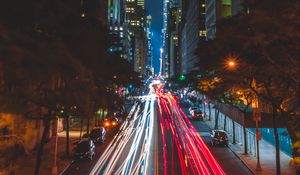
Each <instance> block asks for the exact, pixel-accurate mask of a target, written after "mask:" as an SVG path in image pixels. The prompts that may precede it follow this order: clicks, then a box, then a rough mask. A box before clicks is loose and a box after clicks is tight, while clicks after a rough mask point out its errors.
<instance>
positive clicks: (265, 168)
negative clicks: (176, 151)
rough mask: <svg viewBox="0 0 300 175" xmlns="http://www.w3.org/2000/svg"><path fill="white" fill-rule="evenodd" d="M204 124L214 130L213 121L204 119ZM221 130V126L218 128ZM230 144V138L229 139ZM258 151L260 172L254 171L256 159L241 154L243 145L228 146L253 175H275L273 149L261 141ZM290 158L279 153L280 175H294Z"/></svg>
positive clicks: (249, 155) (213, 110) (212, 113)
mask: <svg viewBox="0 0 300 175" xmlns="http://www.w3.org/2000/svg"><path fill="white" fill-rule="evenodd" d="M205 112H206V114H208V109H207V107H206V111H205ZM211 115H212V116H213V118H214V115H215V109H212V111H211ZM205 123H206V124H208V125H209V126H210V127H211V128H214V126H215V121H214V120H211V121H208V118H205ZM220 128H222V126H220ZM229 139H231V143H232V137H229ZM259 145H260V146H259V150H260V163H261V168H262V171H260V172H257V171H256V162H257V158H256V157H255V156H253V155H251V154H248V155H245V154H243V149H244V148H243V145H241V144H229V148H230V149H231V150H232V151H233V152H234V153H235V154H236V155H237V156H238V157H239V158H240V159H241V160H242V161H243V162H244V163H245V164H246V165H247V166H248V167H249V168H250V169H251V171H252V172H253V173H254V174H257V175H275V174H276V163H275V158H276V157H275V156H276V154H275V147H274V146H273V145H271V144H270V143H268V142H267V141H265V140H263V139H262V140H261V141H260V144H259ZM290 160H291V157H290V156H288V155H287V154H285V153H284V152H282V151H280V162H281V174H282V175H295V174H296V171H295V167H293V166H292V165H290V163H289V162H290Z"/></svg>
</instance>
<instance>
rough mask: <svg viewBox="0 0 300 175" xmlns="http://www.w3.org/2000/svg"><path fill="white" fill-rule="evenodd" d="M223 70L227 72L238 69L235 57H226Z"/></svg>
mask: <svg viewBox="0 0 300 175" xmlns="http://www.w3.org/2000/svg"><path fill="white" fill-rule="evenodd" d="M225 68H226V69H228V70H235V69H237V68H238V60H237V57H231V56H230V57H227V58H226V60H225Z"/></svg>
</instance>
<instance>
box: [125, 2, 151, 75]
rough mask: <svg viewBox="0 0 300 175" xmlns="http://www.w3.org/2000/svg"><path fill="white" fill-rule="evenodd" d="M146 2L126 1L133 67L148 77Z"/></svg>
mask: <svg viewBox="0 0 300 175" xmlns="http://www.w3.org/2000/svg"><path fill="white" fill-rule="evenodd" d="M144 7H145V2H144V0H126V23H127V24H128V30H129V33H130V36H131V38H132V53H133V67H134V70H135V71H136V72H139V73H141V75H142V76H146V65H147V59H148V46H147V45H148V39H147V29H146V28H147V18H146V14H145V9H144Z"/></svg>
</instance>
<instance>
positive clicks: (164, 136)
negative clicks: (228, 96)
mask: <svg viewBox="0 0 300 175" xmlns="http://www.w3.org/2000/svg"><path fill="white" fill-rule="evenodd" d="M181 106H183V108H182V109H181V107H180V106H179V105H178V104H177V102H176V100H175V99H174V97H173V96H172V95H170V94H157V95H155V94H149V95H147V96H143V97H141V98H140V100H139V102H137V103H135V104H134V105H133V106H132V109H131V112H130V114H129V116H128V118H127V119H126V120H125V121H124V123H123V124H122V125H121V126H120V130H119V131H118V132H117V133H116V135H115V136H114V137H113V135H111V136H109V137H108V138H109V139H108V140H107V141H106V142H105V143H104V144H103V145H99V146H97V151H96V152H97V153H96V156H95V157H94V159H93V161H89V160H80V161H77V162H74V163H72V164H71V166H70V167H69V168H68V169H67V170H66V171H65V172H64V173H63V174H64V175H68V174H72V175H73V174H78V175H79V174H80V175H82V174H91V175H94V174H101V175H102V174H139V173H143V174H178V175H180V174H233V175H234V174H243V175H248V174H249V175H250V174H251V173H250V171H249V170H248V169H247V167H245V165H244V164H243V163H242V162H241V161H240V160H239V159H238V158H237V157H236V156H235V155H234V154H233V152H232V151H230V149H229V148H228V147H221V146H214V147H212V146H210V135H209V133H210V128H209V127H208V126H207V125H206V124H204V123H203V122H202V121H190V120H189V117H188V115H187V107H188V106H187V104H186V103H182V105H181ZM112 134H113V133H112ZM200 136H201V137H200Z"/></svg>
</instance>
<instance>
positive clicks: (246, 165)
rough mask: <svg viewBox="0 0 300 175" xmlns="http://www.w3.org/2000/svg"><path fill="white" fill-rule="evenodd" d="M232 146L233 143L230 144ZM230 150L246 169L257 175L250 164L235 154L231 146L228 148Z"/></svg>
mask: <svg viewBox="0 0 300 175" xmlns="http://www.w3.org/2000/svg"><path fill="white" fill-rule="evenodd" d="M230 144H231V143H230ZM228 148H229V150H230V151H231V152H232V153H233V154H234V155H235V156H236V157H237V158H238V159H239V160H240V161H241V162H242V163H243V164H244V165H245V167H246V168H247V169H248V170H249V171H250V172H251V173H252V174H253V175H256V173H255V172H254V171H253V170H252V169H251V168H250V167H249V166H248V164H247V163H246V162H245V161H244V160H243V159H242V158H241V157H240V156H239V155H238V154H237V153H236V152H235V151H233V150H232V149H231V147H230V145H229V146H228Z"/></svg>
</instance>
